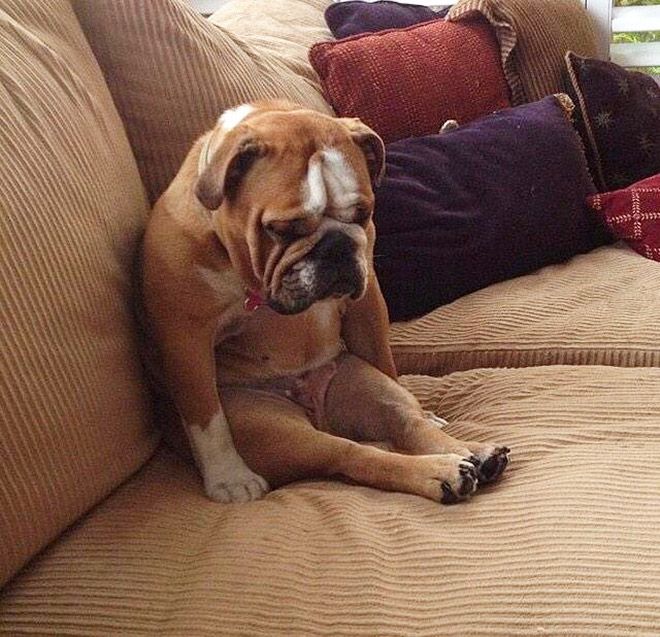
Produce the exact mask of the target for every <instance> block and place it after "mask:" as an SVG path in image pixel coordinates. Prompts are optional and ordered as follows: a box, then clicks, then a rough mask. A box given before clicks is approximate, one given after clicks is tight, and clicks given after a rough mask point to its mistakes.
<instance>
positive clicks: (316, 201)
mask: <svg viewBox="0 0 660 637" xmlns="http://www.w3.org/2000/svg"><path fill="white" fill-rule="evenodd" d="M321 161H322V160H321V157H320V156H319V155H318V154H315V155H313V156H312V158H311V159H310V160H309V167H308V169H307V178H306V179H304V180H303V183H302V196H303V208H304V209H305V212H306V213H307V214H310V215H315V216H319V217H320V216H321V215H322V214H323V212H324V211H325V209H326V207H327V205H328V196H327V192H326V189H325V181H324V179H323V168H322V165H321Z"/></svg>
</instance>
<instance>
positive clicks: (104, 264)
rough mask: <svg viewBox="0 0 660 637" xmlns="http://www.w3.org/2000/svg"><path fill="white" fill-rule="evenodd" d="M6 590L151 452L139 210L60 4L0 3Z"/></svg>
mask: <svg viewBox="0 0 660 637" xmlns="http://www.w3.org/2000/svg"><path fill="white" fill-rule="evenodd" d="M0 89H1V90H0V121H1V122H2V124H1V125H0V158H1V159H0V324H1V325H2V327H1V328H0V413H1V414H2V416H1V419H0V538H1V539H0V585H2V583H3V582H5V581H6V580H7V578H8V577H9V576H10V575H11V574H12V573H14V572H15V571H16V570H17V569H18V568H19V567H20V566H21V565H22V564H23V563H24V562H25V561H26V560H27V559H28V558H29V557H30V556H32V555H33V554H34V553H36V552H37V551H38V550H39V549H41V548H42V547H43V546H44V545H45V544H46V543H47V542H49V541H50V540H52V539H53V538H54V537H55V536H57V534H58V533H59V532H60V531H61V530H62V529H63V528H64V527H66V526H67V525H69V524H71V522H73V521H74V520H75V519H76V518H77V517H78V516H79V515H80V514H81V513H83V512H84V511H86V510H87V509H89V507H91V506H92V505H93V504H94V503H96V502H97V501H98V500H100V499H101V498H102V497H104V496H105V495H106V494H107V493H108V492H109V491H110V490H111V489H113V488H114V487H116V486H117V485H118V484H119V483H120V482H122V481H123V480H124V479H125V478H126V477H127V476H128V475H130V474H131V473H132V472H133V471H135V470H136V469H137V468H138V467H139V466H140V465H141V464H142V463H143V462H144V460H145V459H146V458H147V457H148V456H149V454H150V453H151V452H152V451H153V449H154V445H155V441H154V439H153V436H152V435H151V434H150V432H149V417H148V403H147V397H146V393H145V389H144V386H143V383H142V376H141V370H140V364H139V360H138V356H137V348H136V343H135V336H134V332H133V325H132V318H131V311H130V307H129V304H130V293H131V282H130V269H131V261H132V258H133V253H134V250H135V247H136V240H137V237H138V235H139V233H140V232H141V229H142V226H143V224H144V219H145V216H146V213H147V206H146V201H145V196H144V191H143V188H142V185H141V183H140V179H139V176H138V172H137V169H136V166H135V162H134V160H133V157H132V156H131V151H130V147H129V145H128V141H127V139H126V136H125V134H124V131H123V129H122V124H121V121H120V119H119V117H118V115H117V113H116V111H115V109H114V107H113V104H112V98H111V97H110V94H109V93H108V91H107V88H106V87H105V84H104V82H103V77H102V75H101V71H100V69H99V68H98V66H97V64H96V62H95V60H94V56H93V55H92V52H91V51H90V49H89V47H88V45H87V43H86V42H85V39H84V36H83V34H82V31H81V30H80V27H79V25H78V22H77V21H76V17H75V15H74V14H73V11H72V9H71V7H70V4H69V2H67V1H65V0H0Z"/></svg>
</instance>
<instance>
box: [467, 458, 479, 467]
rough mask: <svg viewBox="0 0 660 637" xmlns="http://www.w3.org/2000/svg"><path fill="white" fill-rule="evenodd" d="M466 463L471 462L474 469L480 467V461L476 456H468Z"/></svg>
mask: <svg viewBox="0 0 660 637" xmlns="http://www.w3.org/2000/svg"><path fill="white" fill-rule="evenodd" d="M468 461H469V462H471V463H472V464H473V465H474V466H475V467H479V465H481V460H480V459H479V458H478V457H477V456H470V457H469V458H468Z"/></svg>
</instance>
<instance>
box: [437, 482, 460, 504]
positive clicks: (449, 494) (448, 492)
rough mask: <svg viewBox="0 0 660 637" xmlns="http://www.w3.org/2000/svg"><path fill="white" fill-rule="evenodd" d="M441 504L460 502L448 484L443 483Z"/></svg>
mask: <svg viewBox="0 0 660 637" xmlns="http://www.w3.org/2000/svg"><path fill="white" fill-rule="evenodd" d="M440 502H442V504H456V503H457V502H458V496H457V495H456V494H455V493H454V492H453V491H452V488H451V487H450V486H449V483H448V482H443V483H442V499H441V500H440Z"/></svg>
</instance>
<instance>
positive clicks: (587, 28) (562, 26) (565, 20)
mask: <svg viewBox="0 0 660 637" xmlns="http://www.w3.org/2000/svg"><path fill="white" fill-rule="evenodd" d="M474 13H479V14H481V15H483V16H485V17H486V19H487V20H488V21H489V22H490V23H491V25H492V26H493V27H494V29H495V33H496V35H497V39H498V40H499V42H500V50H501V54H502V65H503V67H504V75H505V76H506V79H507V81H508V83H509V87H510V89H511V98H512V101H513V103H514V104H522V103H524V102H533V101H535V100H538V99H540V98H542V97H545V96H546V95H550V94H551V93H560V92H562V90H563V89H562V70H563V68H564V55H565V54H566V52H567V51H569V50H570V51H575V52H579V53H578V54H579V55H582V56H585V57H596V56H597V55H598V35H597V32H596V28H595V25H594V24H593V21H592V19H591V17H590V15H589V14H588V13H587V12H586V11H585V9H584V3H583V2H581V0H460V2H458V3H457V4H456V5H454V6H453V7H452V8H451V10H450V11H449V14H448V16H447V19H448V20H463V19H469V18H470V16H471V15H473V14H474Z"/></svg>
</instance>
